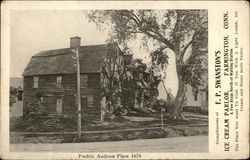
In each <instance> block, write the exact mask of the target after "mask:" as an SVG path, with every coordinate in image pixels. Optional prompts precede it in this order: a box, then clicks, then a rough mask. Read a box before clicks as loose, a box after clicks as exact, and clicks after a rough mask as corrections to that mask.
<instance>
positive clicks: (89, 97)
mask: <svg viewBox="0 0 250 160" xmlns="http://www.w3.org/2000/svg"><path fill="white" fill-rule="evenodd" d="M87 103H88V107H93V106H94V98H93V97H92V96H88V97H87Z"/></svg>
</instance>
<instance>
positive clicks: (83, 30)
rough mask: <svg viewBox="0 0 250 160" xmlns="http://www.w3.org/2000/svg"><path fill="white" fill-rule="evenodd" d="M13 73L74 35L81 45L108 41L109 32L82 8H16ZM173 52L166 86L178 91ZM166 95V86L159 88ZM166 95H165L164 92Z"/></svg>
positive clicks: (66, 45)
mask: <svg viewBox="0 0 250 160" xmlns="http://www.w3.org/2000/svg"><path fill="white" fill-rule="evenodd" d="M10 25H11V28H10V33H11V35H10V36H11V41H10V72H11V73H10V74H11V77H22V72H23V71H24V69H25V67H26V65H27V64H28V62H29V60H30V58H31V57H32V56H33V55H34V54H36V53H38V52H40V51H43V50H51V49H60V48H69V44H70V37H74V36H79V37H81V45H93V44H104V43H105V40H106V39H107V38H108V34H107V33H106V32H103V31H99V30H98V29H97V28H96V26H95V24H93V23H89V22H88V19H87V17H86V14H85V13H84V12H83V11H81V10H18V11H17V10H15V11H12V12H11V24H10ZM138 46H139V45H137V46H135V48H134V49H133V51H134V53H133V54H134V56H133V57H134V58H142V59H143V60H144V62H147V61H149V60H150V58H149V53H147V52H145V51H142V50H140V49H138ZM166 54H169V56H170V59H169V65H168V68H167V71H166V73H167V78H166V80H165V86H166V87H167V89H168V90H171V91H172V93H173V94H174V95H175V94H176V90H177V89H176V88H177V87H178V83H177V76H176V68H175V65H174V63H175V62H174V60H175V58H174V56H173V55H174V54H173V53H171V52H169V51H166ZM159 92H160V94H163V95H165V93H164V92H165V89H164V88H163V87H162V86H161V87H160V88H159ZM163 97H165V96H163Z"/></svg>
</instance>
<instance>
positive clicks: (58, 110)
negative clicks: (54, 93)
mask: <svg viewBox="0 0 250 160" xmlns="http://www.w3.org/2000/svg"><path fill="white" fill-rule="evenodd" d="M56 113H57V114H62V99H57V100H56Z"/></svg>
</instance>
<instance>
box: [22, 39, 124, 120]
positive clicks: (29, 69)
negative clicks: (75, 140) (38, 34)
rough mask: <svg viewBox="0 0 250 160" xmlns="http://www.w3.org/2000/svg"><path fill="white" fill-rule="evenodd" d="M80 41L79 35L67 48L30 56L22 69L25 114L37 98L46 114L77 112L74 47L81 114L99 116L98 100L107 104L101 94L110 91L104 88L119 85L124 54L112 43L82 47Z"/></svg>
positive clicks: (95, 117)
mask: <svg viewBox="0 0 250 160" xmlns="http://www.w3.org/2000/svg"><path fill="white" fill-rule="evenodd" d="M80 41H81V38H80V37H72V38H70V48H64V49H55V50H48V51H42V52H39V53H37V54H36V55H34V56H32V58H31V59H30V61H29V63H28V65H27V66H26V68H25V70H24V72H23V89H24V91H23V95H24V97H23V102H24V108H23V111H24V114H26V115H27V114H29V112H30V107H31V106H32V105H33V104H34V103H35V102H37V101H39V104H40V103H42V106H43V107H44V108H45V109H44V112H45V113H46V114H53V115H54V114H58V115H72V114H73V115H76V112H77V105H76V90H77V74H76V58H75V52H74V49H76V48H77V49H78V51H79V63H80V86H81V89H80V90H81V106H82V114H83V117H88V118H87V119H88V120H92V119H96V120H98V119H100V118H101V110H102V109H103V107H101V103H102V104H103V105H105V106H106V103H107V102H106V98H103V97H105V96H106V94H104V93H105V92H109V91H110V90H109V91H107V90H108V89H107V88H110V89H111V88H115V87H114V86H117V87H116V88H119V79H120V73H121V72H122V71H123V53H122V52H121V50H120V49H119V47H118V45H116V44H114V43H111V44H103V45H89V46H81V45H80ZM112 92H114V90H112ZM107 99H108V98H107ZM24 116H25V115H24Z"/></svg>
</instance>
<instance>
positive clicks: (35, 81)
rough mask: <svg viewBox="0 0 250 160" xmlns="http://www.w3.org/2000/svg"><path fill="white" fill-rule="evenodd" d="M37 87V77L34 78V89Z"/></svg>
mask: <svg viewBox="0 0 250 160" xmlns="http://www.w3.org/2000/svg"><path fill="white" fill-rule="evenodd" d="M38 85H39V77H38V76H34V88H38Z"/></svg>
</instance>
